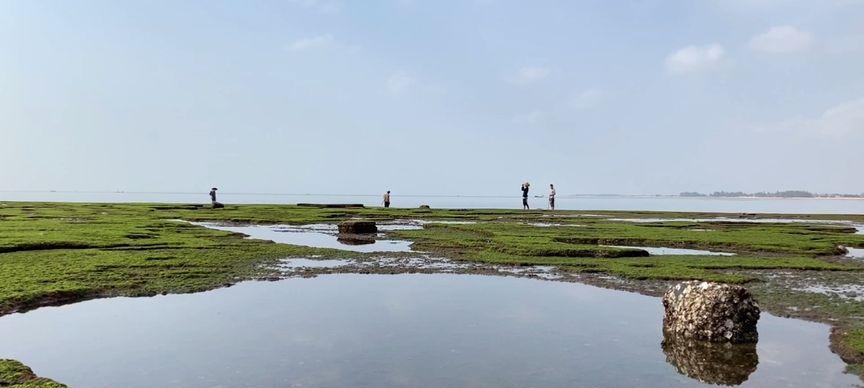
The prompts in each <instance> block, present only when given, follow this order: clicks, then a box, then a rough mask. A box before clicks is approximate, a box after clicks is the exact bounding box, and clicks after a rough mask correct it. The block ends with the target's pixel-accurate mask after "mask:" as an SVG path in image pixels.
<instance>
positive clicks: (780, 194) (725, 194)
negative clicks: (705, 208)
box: [679, 190, 864, 198]
mask: <svg viewBox="0 0 864 388" xmlns="http://www.w3.org/2000/svg"><path fill="white" fill-rule="evenodd" d="M679 196H681V197H721V198H735V197H756V198H864V194H837V193H834V194H818V193H811V192H809V191H804V190H785V191H775V192H773V193H771V192H767V191H760V192H757V193H745V192H743V191H715V192H713V193H711V194H703V193H698V192H695V191H685V192H683V193H681V194H679Z"/></svg>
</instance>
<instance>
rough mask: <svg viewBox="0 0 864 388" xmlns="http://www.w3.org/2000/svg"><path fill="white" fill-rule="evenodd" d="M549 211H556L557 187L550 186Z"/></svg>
mask: <svg viewBox="0 0 864 388" xmlns="http://www.w3.org/2000/svg"><path fill="white" fill-rule="evenodd" d="M549 210H555V185H553V184H551V183H550V184H549Z"/></svg>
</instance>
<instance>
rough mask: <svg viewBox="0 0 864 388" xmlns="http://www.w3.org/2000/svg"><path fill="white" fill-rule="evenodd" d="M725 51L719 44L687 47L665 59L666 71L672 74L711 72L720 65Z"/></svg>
mask: <svg viewBox="0 0 864 388" xmlns="http://www.w3.org/2000/svg"><path fill="white" fill-rule="evenodd" d="M725 55H726V50H724V49H723V46H721V45H719V44H716V43H714V44H709V45H706V46H687V47H684V48H682V49H680V50H678V51H676V52H674V53H672V54H669V56H667V57H666V70H667V71H669V72H670V73H674V74H684V73H695V72H700V71H705V70H711V69H714V68H716V67H717V66H719V65H720V63H721V62H722V61H723V58H724V56H725Z"/></svg>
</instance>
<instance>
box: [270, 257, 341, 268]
mask: <svg viewBox="0 0 864 388" xmlns="http://www.w3.org/2000/svg"><path fill="white" fill-rule="evenodd" d="M350 263H351V260H311V259H286V260H282V261H280V262H279V267H280V268H283V269H295V268H339V267H344V266H346V265H348V264H350Z"/></svg>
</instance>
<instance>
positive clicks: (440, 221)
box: [411, 220, 477, 225]
mask: <svg viewBox="0 0 864 388" xmlns="http://www.w3.org/2000/svg"><path fill="white" fill-rule="evenodd" d="M411 221H412V222H415V223H417V224H420V225H426V224H448V225H474V224H476V223H477V221H458V220H411Z"/></svg>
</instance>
